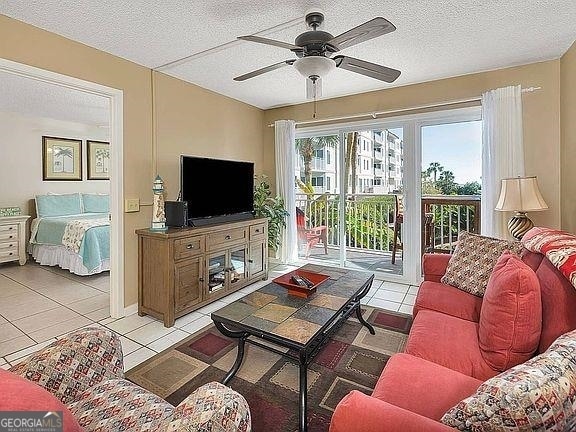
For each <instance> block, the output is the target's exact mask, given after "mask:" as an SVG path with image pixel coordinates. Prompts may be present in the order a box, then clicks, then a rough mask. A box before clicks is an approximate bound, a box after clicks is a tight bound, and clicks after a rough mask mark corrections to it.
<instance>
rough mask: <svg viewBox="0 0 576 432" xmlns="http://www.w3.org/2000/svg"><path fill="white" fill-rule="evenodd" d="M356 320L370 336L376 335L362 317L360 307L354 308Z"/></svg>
mask: <svg viewBox="0 0 576 432" xmlns="http://www.w3.org/2000/svg"><path fill="white" fill-rule="evenodd" d="M356 318H358V321H360V324H362V325H363V326H364V327H366V328H367V329H368V331H369V332H370V334H372V335H374V334H376V332H375V331H374V327H372V325H371V324H370V323H369V322H367V321H366V320H365V319H364V317H363V316H362V310H361V307H360V305H358V306H357V307H356Z"/></svg>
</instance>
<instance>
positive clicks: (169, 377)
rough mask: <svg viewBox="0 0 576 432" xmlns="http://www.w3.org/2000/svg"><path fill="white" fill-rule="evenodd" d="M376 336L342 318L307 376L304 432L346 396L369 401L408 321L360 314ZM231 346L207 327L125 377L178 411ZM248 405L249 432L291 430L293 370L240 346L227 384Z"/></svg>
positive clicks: (219, 371)
mask: <svg viewBox="0 0 576 432" xmlns="http://www.w3.org/2000/svg"><path fill="white" fill-rule="evenodd" d="M362 309H363V316H364V317H365V318H366V320H367V321H368V322H369V323H371V324H372V325H373V326H374V329H375V331H376V335H374V336H373V335H371V334H370V333H369V332H368V330H367V329H366V327H364V326H362V325H361V324H360V322H359V321H358V320H357V319H355V318H349V319H348V320H347V321H346V322H345V323H344V324H343V325H342V327H341V328H340V329H339V330H338V331H336V332H335V333H334V334H333V336H332V338H331V339H330V340H329V341H328V342H327V343H326V344H325V346H324V347H323V348H322V350H321V351H320V352H319V353H318V354H317V355H316V357H315V358H314V360H313V362H312V363H311V364H310V366H309V368H308V430H309V431H310V432H325V431H327V430H328V427H329V425H330V418H331V416H332V413H333V411H334V408H335V407H336V405H337V404H338V402H339V401H340V400H341V399H342V398H343V397H344V396H345V395H346V394H348V393H349V392H350V391H352V390H360V391H361V392H364V393H367V394H370V393H371V392H372V389H373V388H374V385H375V384H376V381H377V380H378V377H379V376H380V373H381V372H382V369H383V368H384V365H385V364H386V362H387V361H388V359H389V358H390V356H391V355H392V354H394V353H397V352H400V351H402V350H403V348H404V345H405V343H406V339H407V334H408V331H409V329H410V325H411V317H410V316H409V315H404V314H400V313H394V312H390V311H384V310H382V309H377V308H372V307H368V306H363V307H362ZM236 346H237V345H236V341H235V340H233V339H229V338H227V337H225V336H223V335H222V334H221V333H219V332H218V330H217V329H216V328H215V327H214V326H209V327H206V328H204V329H203V330H201V331H199V332H197V333H195V334H193V335H191V336H190V337H188V338H187V339H185V340H183V341H181V342H179V343H178V344H176V345H174V346H173V347H171V348H169V349H167V350H166V351H163V352H161V353H159V354H157V355H156V356H154V357H152V358H151V359H149V360H147V361H146V362H144V363H142V364H140V365H138V366H137V367H135V368H133V369H131V370H130V371H128V372H127V374H126V377H127V378H128V379H129V380H130V381H132V382H134V383H136V384H138V385H140V386H142V387H144V388H146V389H148V390H150V391H152V392H153V393H155V394H157V395H158V396H160V397H162V398H164V399H166V400H167V401H168V402H170V403H171V404H172V405H174V406H176V405H178V404H179V403H180V402H181V401H182V400H183V399H184V398H185V397H186V396H188V395H189V394H190V393H192V392H193V391H194V390H195V389H197V388H198V387H200V386H201V385H203V384H205V383H207V382H210V381H221V380H222V379H223V378H224V375H226V372H227V371H228V370H230V368H231V367H232V364H233V363H234V360H235V358H236ZM228 385H229V386H230V387H231V388H233V389H234V390H236V391H237V392H239V393H240V394H242V395H243V396H244V397H245V398H246V400H247V401H248V405H249V406H250V412H251V414H252V430H253V431H254V432H292V431H297V430H298V365H297V363H296V362H294V361H292V360H290V359H289V358H286V357H283V356H280V355H278V354H275V353H272V352H269V351H267V350H265V349H262V348H260V347H256V346H254V345H250V344H246V350H245V355H244V362H243V364H242V367H241V368H240V370H239V371H238V373H237V374H236V376H235V377H234V378H233V379H232V380H231V381H230V382H229V384H228Z"/></svg>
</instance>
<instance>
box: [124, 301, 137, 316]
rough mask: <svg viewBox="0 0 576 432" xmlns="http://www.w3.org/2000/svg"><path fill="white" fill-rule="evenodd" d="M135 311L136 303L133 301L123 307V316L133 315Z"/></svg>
mask: <svg viewBox="0 0 576 432" xmlns="http://www.w3.org/2000/svg"><path fill="white" fill-rule="evenodd" d="M136 312H138V303H133V304H131V305H130V306H126V307H125V308H124V316H125V317H126V316H128V315H134V314H135V313H136Z"/></svg>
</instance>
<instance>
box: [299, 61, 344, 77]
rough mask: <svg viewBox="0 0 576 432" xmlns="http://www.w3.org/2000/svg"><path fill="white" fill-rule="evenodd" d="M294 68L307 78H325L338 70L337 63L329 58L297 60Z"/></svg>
mask: <svg viewBox="0 0 576 432" xmlns="http://www.w3.org/2000/svg"><path fill="white" fill-rule="evenodd" d="M294 67H295V68H296V70H297V71H298V72H300V73H301V74H302V75H303V76H304V77H306V78H309V77H311V76H317V77H323V76H326V75H328V74H329V73H330V72H331V71H332V70H334V69H336V63H334V60H332V59H329V58H328V57H322V56H309V57H302V58H299V59H298V60H296V61H295V62H294Z"/></svg>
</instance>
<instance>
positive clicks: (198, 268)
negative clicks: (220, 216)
mask: <svg viewBox="0 0 576 432" xmlns="http://www.w3.org/2000/svg"><path fill="white" fill-rule="evenodd" d="M136 233H137V234H138V314H139V315H144V314H149V315H152V316H154V317H156V318H158V319H161V320H163V321H164V326H166V327H171V326H173V325H174V320H175V319H176V318H178V317H181V316H183V315H185V314H187V313H189V312H191V311H193V310H195V309H198V308H200V307H202V306H206V305H207V304H210V303H212V302H213V301H215V300H218V299H220V298H222V297H224V296H226V295H228V294H231V293H233V292H234V291H237V290H239V289H241V288H243V287H245V286H247V285H249V284H251V283H254V282H256V281H259V280H262V279H267V277H268V220H267V219H266V218H256V219H250V220H248V221H239V222H230V223H225V224H219V225H211V226H206V227H186V228H174V227H170V228H168V230H167V231H166V232H154V231H150V230H149V229H141V230H137V231H136Z"/></svg>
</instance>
